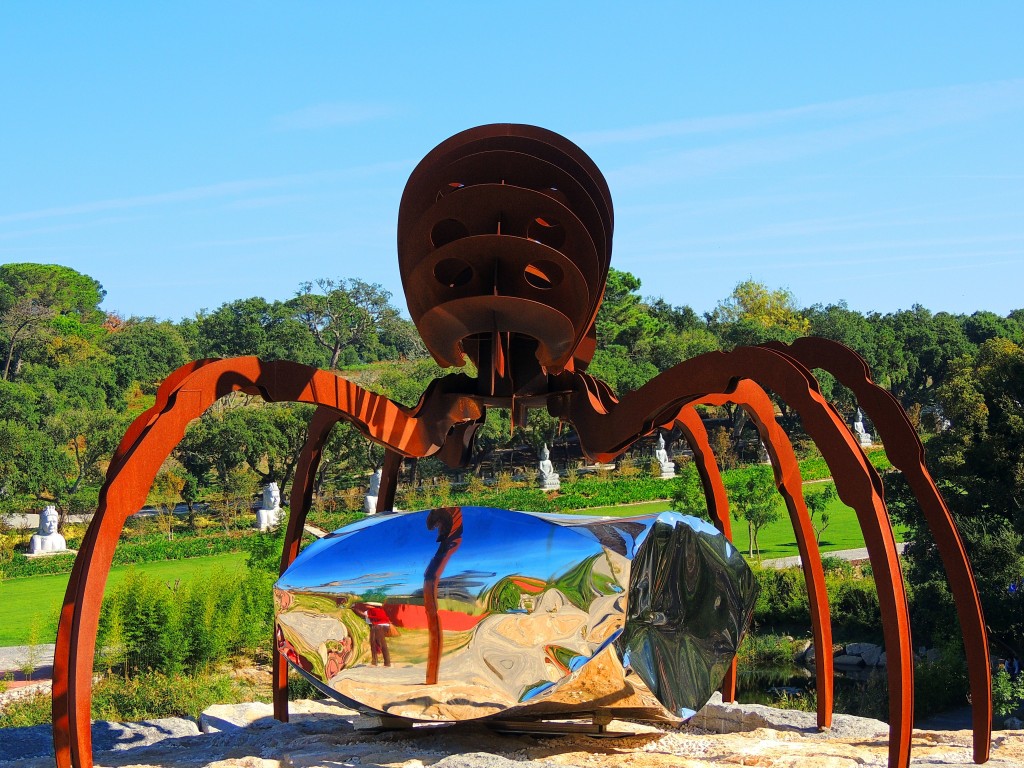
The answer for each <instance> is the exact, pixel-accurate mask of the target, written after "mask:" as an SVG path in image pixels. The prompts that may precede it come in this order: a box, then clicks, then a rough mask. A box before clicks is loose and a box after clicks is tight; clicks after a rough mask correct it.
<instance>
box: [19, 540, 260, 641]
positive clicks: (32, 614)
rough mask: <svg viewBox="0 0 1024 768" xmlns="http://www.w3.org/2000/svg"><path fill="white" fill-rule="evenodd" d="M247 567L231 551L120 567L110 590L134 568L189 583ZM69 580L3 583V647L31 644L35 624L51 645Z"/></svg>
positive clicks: (52, 578) (110, 580)
mask: <svg viewBox="0 0 1024 768" xmlns="http://www.w3.org/2000/svg"><path fill="white" fill-rule="evenodd" d="M244 565H245V553H244V552H229V553H227V554H223V555H212V556H210V557H193V558H189V559H187V560H165V561H161V562H155V563H139V564H137V565H126V566H118V567H116V568H111V569H110V576H109V578H108V579H107V591H108V592H109V590H111V589H112V588H113V587H115V586H117V585H118V584H120V583H121V582H122V581H123V580H124V577H125V576H126V575H127V573H128V572H129V570H131V569H132V568H135V569H136V570H137V571H139V572H140V573H146V574H148V575H150V576H152V577H154V578H156V579H160V580H162V581H167V582H170V583H173V582H174V581H176V580H179V579H180V580H181V581H187V580H191V579H195V578H197V577H199V576H204V575H206V574H211V573H218V572H223V571H227V570H233V569H236V568H242V567H243V566H244ZM68 578H69V574H66V573H61V574H56V575H54V576H26V577H24V578H19V579H7V580H5V581H0V646H6V645H26V644H28V643H29V641H30V638H29V635H30V632H31V629H32V624H33V621H34V622H36V624H37V627H38V630H39V638H38V642H39V643H52V642H53V638H54V635H55V633H56V625H57V614H58V612H59V610H60V604H61V601H62V600H63V599H64V592H65V591H66V590H67V587H68Z"/></svg>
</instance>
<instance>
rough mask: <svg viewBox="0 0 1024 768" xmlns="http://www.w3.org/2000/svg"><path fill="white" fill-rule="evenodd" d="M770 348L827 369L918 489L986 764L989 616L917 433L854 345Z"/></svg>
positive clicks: (979, 759)
mask: <svg viewBox="0 0 1024 768" xmlns="http://www.w3.org/2000/svg"><path fill="white" fill-rule="evenodd" d="M766 346H769V347H770V348H771V349H774V350H776V351H779V352H781V353H783V354H785V355H788V356H791V357H793V358H795V359H796V360H798V361H799V362H800V363H801V364H803V365H805V366H807V367H808V368H822V369H824V370H826V371H828V372H829V373H831V374H832V375H833V376H835V377H836V379H837V380H838V381H839V382H840V383H841V384H842V385H843V386H844V387H846V388H847V389H849V390H851V391H852V392H853V393H854V395H855V396H856V397H857V402H858V403H859V404H860V405H861V407H862V408H863V409H864V412H865V413H867V414H868V417H869V418H870V419H871V421H872V422H873V423H874V425H875V429H876V430H877V431H878V434H879V435H880V436H881V438H882V442H883V443H884V444H885V453H886V456H888V457H889V460H890V461H891V462H892V464H893V466H894V467H896V468H897V469H899V470H900V471H901V472H902V473H903V475H904V476H905V477H906V479H907V482H908V483H909V485H910V487H911V489H912V490H913V491H914V495H915V496H916V497H917V501H918V504H919V505H920V507H921V511H922V512H923V513H924V516H925V519H926V521H927V522H928V527H929V529H930V530H931V532H932V535H933V536H934V537H935V544H936V546H937V547H938V550H939V556H940V557H941V558H942V565H943V567H944V568H945V570H946V575H947V578H948V579H949V583H950V589H951V591H952V592H953V600H954V603H955V605H956V611H957V618H958V620H959V622H960V632H961V634H962V635H963V638H964V650H965V652H966V655H967V672H968V679H969V682H970V690H971V709H972V720H973V726H974V761H975V762H976V763H983V762H985V761H987V760H988V759H989V754H990V752H989V751H990V749H991V742H992V689H991V685H990V681H991V679H992V670H991V666H990V661H989V655H988V634H987V632H986V630H985V618H984V615H983V613H982V608H981V600H980V598H979V597H978V587H977V584H976V583H975V581H974V573H973V571H972V570H971V564H970V561H969V560H968V558H967V552H966V550H965V549H964V544H963V540H962V539H961V538H960V534H959V532H958V531H957V529H956V524H955V523H954V522H953V517H952V515H951V514H950V512H949V508H948V507H947V506H946V503H945V501H943V499H942V495H941V494H940V493H939V490H938V488H936V487H935V482H934V480H932V477H931V475H930V474H929V472H928V468H927V466H926V465H925V461H924V446H923V445H922V444H921V439H920V438H919V437H918V436H917V430H915V429H914V427H913V425H912V424H911V423H910V420H909V419H908V418H907V414H906V412H905V411H904V410H903V408H902V406H901V405H900V404H899V401H898V400H897V399H896V398H895V397H893V395H892V394H891V393H890V392H888V391H887V390H885V389H882V388H881V387H879V386H878V385H877V384H875V383H874V381H872V379H871V372H870V370H869V369H868V365H867V363H866V362H865V361H864V358H862V357H861V356H860V355H858V354H857V353H856V352H854V351H853V350H852V349H850V348H849V347H847V346H844V345H843V344H840V343H838V342H835V341H831V340H829V339H821V338H816V337H810V338H805V339H798V340H797V341H796V342H794V343H793V345H792V346H784V345H781V344H771V345H766Z"/></svg>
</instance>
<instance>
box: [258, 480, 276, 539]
mask: <svg viewBox="0 0 1024 768" xmlns="http://www.w3.org/2000/svg"><path fill="white" fill-rule="evenodd" d="M280 519H281V490H280V489H279V488H278V487H277V483H267V485H265V486H264V487H263V506H262V507H260V508H259V509H257V510H256V527H257V528H259V529H260V530H261V531H268V530H270V529H271V528H274V527H276V526H277V524H278V522H280Z"/></svg>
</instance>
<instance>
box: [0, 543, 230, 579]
mask: <svg viewBox="0 0 1024 768" xmlns="http://www.w3.org/2000/svg"><path fill="white" fill-rule="evenodd" d="M244 546H245V538H244V537H242V536H223V535H222V536H187V537H186V536H183V537H181V538H177V539H173V540H171V541H167V540H166V539H162V540H161V539H151V540H149V541H144V542H140V543H134V542H130V543H129V542H124V543H121V544H118V546H117V549H115V550H114V562H113V564H114V565H132V564H134V563H152V562H156V561H160V560H183V559H184V558H186V557H205V556H206V555H220V554H223V553H225V552H240V551H242V549H243V548H244ZM74 562H75V556H74V555H71V554H67V555H52V556H51V557H38V558H31V559H30V558H27V557H23V556H22V555H20V554H15V555H14V557H12V558H11V559H10V560H8V561H7V562H6V563H2V564H0V576H2V577H3V578H6V579H13V578H17V577H19V576H46V575H49V574H55V573H70V572H71V566H72V565H73V564H74Z"/></svg>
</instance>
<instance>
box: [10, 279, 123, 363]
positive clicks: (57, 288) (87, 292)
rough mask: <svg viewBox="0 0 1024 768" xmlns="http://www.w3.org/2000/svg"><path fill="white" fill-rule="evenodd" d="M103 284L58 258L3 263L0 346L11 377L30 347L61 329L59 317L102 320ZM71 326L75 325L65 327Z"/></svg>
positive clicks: (79, 322) (71, 320) (89, 321)
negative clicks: (56, 260)
mask: <svg viewBox="0 0 1024 768" xmlns="http://www.w3.org/2000/svg"><path fill="white" fill-rule="evenodd" d="M103 296H104V291H103V288H102V286H100V284H99V283H98V282H96V281H95V280H93V279H92V278H91V277H88V276H87V275H83V274H81V273H79V272H76V271H75V270H73V269H70V268H68V267H62V266H58V265H56V264H2V265H0V350H2V353H3V357H2V360H3V363H2V365H3V373H2V376H0V378H2V379H3V380H8V379H9V378H10V377H11V373H12V369H13V368H16V367H17V366H16V364H15V360H16V359H20V357H21V356H22V354H23V353H24V351H25V350H26V348H29V347H32V346H39V345H42V344H45V342H47V341H48V340H49V339H51V338H52V337H53V335H54V332H55V331H59V330H60V326H59V325H57V326H56V327H54V324H55V323H57V322H58V321H59V320H62V319H63V320H65V321H68V322H73V323H77V324H81V323H88V324H91V325H93V326H95V327H98V326H99V322H100V321H101V320H102V317H103V314H102V312H100V310H99V307H98V305H99V303H100V302H101V301H102V300H103ZM64 330H65V332H67V331H68V330H69V328H68V327H65V328H64Z"/></svg>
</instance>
